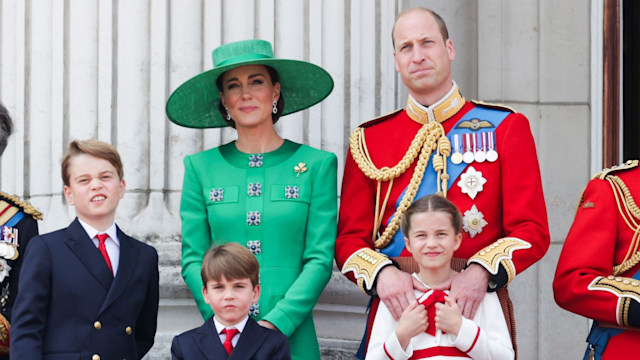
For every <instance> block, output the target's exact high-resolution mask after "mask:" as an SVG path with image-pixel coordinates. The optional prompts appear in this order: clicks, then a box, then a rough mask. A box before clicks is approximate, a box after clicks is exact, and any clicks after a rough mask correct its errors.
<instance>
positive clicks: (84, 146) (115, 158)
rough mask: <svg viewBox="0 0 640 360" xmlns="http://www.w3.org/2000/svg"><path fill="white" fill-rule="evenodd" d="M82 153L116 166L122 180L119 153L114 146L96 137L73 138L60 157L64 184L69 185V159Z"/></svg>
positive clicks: (122, 174)
mask: <svg viewBox="0 0 640 360" xmlns="http://www.w3.org/2000/svg"><path fill="white" fill-rule="evenodd" d="M82 154H87V155H91V156H94V157H97V158H99V159H104V160H107V161H108V162H109V163H111V165H113V167H114V168H116V171H117V172H118V176H119V177H120V180H122V177H123V176H124V172H123V170H122V161H121V160H120V154H118V150H116V148H115V147H113V146H112V145H111V144H108V143H106V142H104V141H100V140H98V139H89V140H73V141H72V142H71V144H69V148H68V149H67V152H66V153H65V154H64V157H63V158H62V181H63V182H64V184H65V185H66V186H69V176H70V175H69V167H71V159H73V158H74V157H75V156H78V155H82Z"/></svg>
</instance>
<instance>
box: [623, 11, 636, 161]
mask: <svg viewBox="0 0 640 360" xmlns="http://www.w3.org/2000/svg"><path fill="white" fill-rule="evenodd" d="M622 16H623V19H622V27H623V30H622V31H623V33H622V64H623V65H622V67H623V68H622V102H623V109H622V113H623V120H622V121H623V124H624V125H623V129H624V138H623V139H624V140H623V144H624V145H623V156H622V157H623V159H624V160H628V159H640V1H637V0H623V3H622Z"/></svg>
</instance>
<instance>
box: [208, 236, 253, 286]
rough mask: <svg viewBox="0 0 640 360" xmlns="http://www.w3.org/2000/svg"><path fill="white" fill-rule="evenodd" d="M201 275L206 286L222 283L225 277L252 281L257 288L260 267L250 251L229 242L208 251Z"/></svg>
mask: <svg viewBox="0 0 640 360" xmlns="http://www.w3.org/2000/svg"><path fill="white" fill-rule="evenodd" d="M200 275H201V276H202V283H203V284H204V286H207V282H209V281H211V280H214V281H220V280H222V277H224V278H225V279H227V280H239V279H251V284H252V285H253V287H254V288H255V287H256V285H258V282H259V278H260V265H259V264H258V259H256V256H255V255H253V253H252V252H251V251H250V250H249V249H247V248H246V247H244V246H242V245H240V244H238V243H235V242H229V243H226V244H222V245H220V246H214V247H211V248H210V249H209V250H207V252H206V253H205V254H204V258H203V259H202V271H201V272H200Z"/></svg>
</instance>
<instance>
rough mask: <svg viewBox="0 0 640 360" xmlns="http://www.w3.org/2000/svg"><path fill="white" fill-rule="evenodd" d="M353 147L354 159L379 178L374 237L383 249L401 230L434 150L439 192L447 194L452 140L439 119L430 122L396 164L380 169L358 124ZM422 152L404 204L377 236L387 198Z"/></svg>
mask: <svg viewBox="0 0 640 360" xmlns="http://www.w3.org/2000/svg"><path fill="white" fill-rule="evenodd" d="M349 148H350V150H351V156H353V159H354V160H355V162H356V164H358V167H359V168H360V170H362V172H363V173H364V174H365V175H366V176H367V177H368V178H370V179H372V180H375V181H376V182H377V190H376V209H375V220H374V227H373V232H372V236H371V240H372V241H373V243H374V245H375V247H376V248H378V249H382V248H384V247H386V246H387V245H389V242H391V239H392V238H393V236H394V235H395V233H396V232H397V231H398V228H399V227H400V222H401V220H402V217H403V215H404V213H405V211H406V210H407V208H408V207H409V205H411V203H412V202H413V199H414V198H415V196H416V193H417V191H418V188H419V187H420V184H421V183H422V178H423V177H424V171H425V169H426V167H427V163H428V162H429V157H430V156H431V153H432V152H433V151H434V150H436V155H434V159H433V165H434V169H435V170H436V171H437V173H438V181H437V185H438V189H437V191H438V194H440V195H443V196H445V197H446V196H447V188H448V186H447V184H448V180H449V175H448V174H447V168H446V164H447V161H446V159H447V157H448V156H449V155H450V154H451V143H450V142H449V139H448V138H447V137H446V135H445V131H444V128H443V127H442V125H440V124H439V123H437V122H429V123H427V124H424V125H423V126H422V128H420V130H419V131H418V133H417V134H416V136H415V138H414V139H413V140H412V141H411V146H409V149H408V150H407V152H406V153H405V154H404V156H403V157H402V159H401V160H400V162H398V164H396V165H395V166H394V167H392V168H388V167H382V168H380V169H378V168H377V167H376V166H375V164H374V163H373V161H372V160H371V156H370V155H369V150H368V149H367V144H366V141H365V136H364V129H363V128H356V129H355V130H354V131H353V133H351V136H350V139H349ZM418 152H419V153H420V157H419V158H418V162H417V163H416V168H415V170H414V172H413V175H412V177H411V181H410V182H409V186H408V188H407V191H406V192H405V194H404V196H403V197H402V201H400V205H399V206H398V209H397V210H396V212H395V214H394V215H393V218H392V220H391V222H389V224H387V227H386V228H385V230H384V232H383V233H382V235H381V236H380V237H379V238H378V239H377V240H376V239H375V238H376V234H377V232H378V229H379V228H380V224H382V218H383V216H384V209H385V207H386V206H387V202H388V200H389V196H390V194H391V188H392V186H393V180H394V179H395V178H397V177H398V176H400V175H402V174H403V173H404V172H405V171H406V170H407V169H408V168H409V166H410V165H411V164H412V163H413V161H414V160H415V159H416V157H417V156H418ZM383 181H389V187H388V189H387V193H386V195H385V197H384V200H383V202H382V206H380V191H381V185H382V182H383Z"/></svg>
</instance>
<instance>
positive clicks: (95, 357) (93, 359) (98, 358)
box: [91, 354, 100, 360]
mask: <svg viewBox="0 0 640 360" xmlns="http://www.w3.org/2000/svg"><path fill="white" fill-rule="evenodd" d="M91 360H100V355H98V354H93V356H92V357H91Z"/></svg>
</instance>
